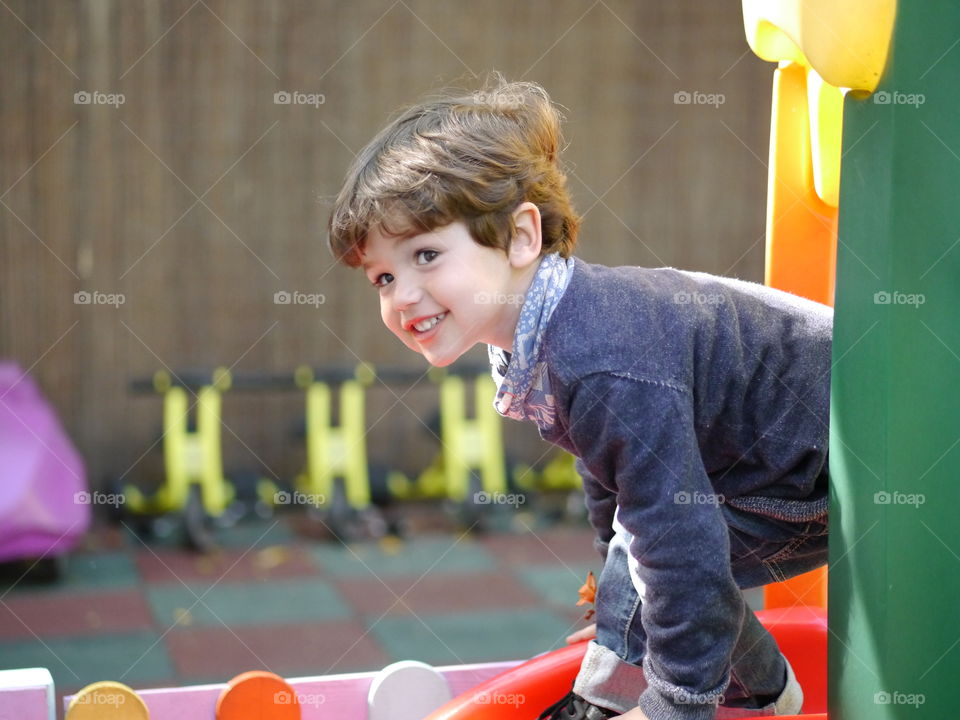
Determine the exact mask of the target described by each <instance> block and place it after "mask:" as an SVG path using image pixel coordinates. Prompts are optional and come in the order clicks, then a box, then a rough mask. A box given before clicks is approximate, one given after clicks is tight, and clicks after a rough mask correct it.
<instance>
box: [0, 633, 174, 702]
mask: <svg viewBox="0 0 960 720" xmlns="http://www.w3.org/2000/svg"><path fill="white" fill-rule="evenodd" d="M158 640H159V638H158V636H157V634H156V633H154V632H136V633H123V634H104V635H98V636H96V637H86V638H73V639H69V640H67V639H62V638H61V639H52V638H51V639H46V640H44V641H43V642H40V641H39V640H36V639H34V640H29V641H22V642H16V643H4V644H0V658H3V661H2V663H3V666H4V667H12V668H18V667H45V668H48V669H49V670H50V673H51V675H53V681H54V684H55V686H56V687H57V688H58V690H59V689H61V688H68V687H70V688H77V687H83V686H85V685H89V684H90V683H92V682H97V681H99V680H117V681H119V682H123V683H126V684H127V685H136V684H139V683H153V682H158V681H169V680H170V679H171V678H173V676H174V674H173V666H172V665H171V663H170V658H169V656H168V655H167V650H166V647H165V646H164V644H163V643H162V642H159V641H158Z"/></svg>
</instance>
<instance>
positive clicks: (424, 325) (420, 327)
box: [407, 312, 447, 333]
mask: <svg viewBox="0 0 960 720" xmlns="http://www.w3.org/2000/svg"><path fill="white" fill-rule="evenodd" d="M446 316H447V313H446V312H442V313H439V314H438V315H434V316H433V317H428V318H424V319H423V320H418V321H417V322H415V323H413V324H411V325H410V326H409V327H408V328H407V329H408V330H410V331H412V332H418V333H425V332H427V331H428V330H432V329H433V328H434V327H436V325H437V323H439V322H440V321H441V320H443V319H444V318H445V317H446Z"/></svg>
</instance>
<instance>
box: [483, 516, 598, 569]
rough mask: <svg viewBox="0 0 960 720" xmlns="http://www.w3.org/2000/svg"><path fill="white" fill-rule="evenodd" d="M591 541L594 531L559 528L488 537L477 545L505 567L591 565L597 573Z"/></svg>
mask: <svg viewBox="0 0 960 720" xmlns="http://www.w3.org/2000/svg"><path fill="white" fill-rule="evenodd" d="M593 538H594V532H593V531H592V530H591V529H590V528H586V527H584V528H576V527H573V528H570V527H560V528H551V529H548V530H539V529H534V530H532V531H531V532H527V533H517V534H511V535H488V536H485V537H483V538H482V539H481V540H480V541H479V542H480V544H481V545H482V546H483V547H484V548H486V550H487V551H488V552H490V553H491V554H493V555H495V556H496V557H497V558H498V559H500V561H501V562H504V563H506V564H508V565H524V564H527V563H536V564H548V565H560V564H564V563H565V564H573V563H594V564H596V566H597V572H599V570H600V567H601V566H602V564H603V561H602V560H601V558H600V554H599V553H598V552H597V551H596V550H594V549H593Z"/></svg>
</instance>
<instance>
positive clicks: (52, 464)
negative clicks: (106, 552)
mask: <svg viewBox="0 0 960 720" xmlns="http://www.w3.org/2000/svg"><path fill="white" fill-rule="evenodd" d="M89 527H90V493H89V492H87V481H86V473H85V471H84V467H83V460H82V459H81V458H80V454H79V453H78V452H77V449H76V448H75V447H74V446H73V443H72V442H71V441H70V438H69V437H67V434H66V432H64V430H63V427H62V426H61V425H60V421H59V420H58V419H57V416H56V413H55V412H54V410H53V408H52V407H51V406H50V404H49V403H48V402H47V401H46V399H45V398H44V397H43V395H42V394H41V393H40V389H39V388H38V387H37V385H36V383H35V382H34V381H33V379H32V378H31V377H29V376H28V375H26V374H25V373H24V372H23V370H21V369H20V367H19V366H17V365H16V364H14V363H0V561H3V560H15V559H20V558H34V557H42V556H48V557H49V556H52V555H60V554H62V553H64V552H66V551H67V550H69V549H70V548H72V547H73V546H74V545H76V543H77V541H78V540H79V539H80V537H81V536H82V535H83V534H84V533H85V532H86V531H87V529H88V528H89Z"/></svg>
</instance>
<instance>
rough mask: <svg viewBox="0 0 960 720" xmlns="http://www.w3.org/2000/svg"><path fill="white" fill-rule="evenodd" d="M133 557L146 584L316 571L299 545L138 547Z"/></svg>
mask: <svg viewBox="0 0 960 720" xmlns="http://www.w3.org/2000/svg"><path fill="white" fill-rule="evenodd" d="M136 560H137V568H138V569H139V570H140V575H141V576H142V577H143V579H144V581H145V582H148V583H178V582H180V581H183V582H184V583H190V582H196V581H206V582H210V583H213V582H215V581H217V580H220V581H222V582H250V581H257V580H271V579H281V578H284V579H291V578H302V577H308V576H316V575H318V574H319V573H318V570H317V568H316V566H315V565H314V564H313V561H312V560H311V558H310V557H309V555H307V553H306V552H305V551H304V550H303V548H301V547H300V546H299V545H293V546H289V545H284V546H280V545H271V546H268V547H265V548H256V549H253V550H250V551H244V550H238V549H232V548H231V549H225V550H219V551H216V552H213V553H209V554H206V555H197V554H196V553H192V552H188V551H180V550H168V549H158V550H147V549H145V548H141V549H140V550H138V551H137V558H136Z"/></svg>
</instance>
